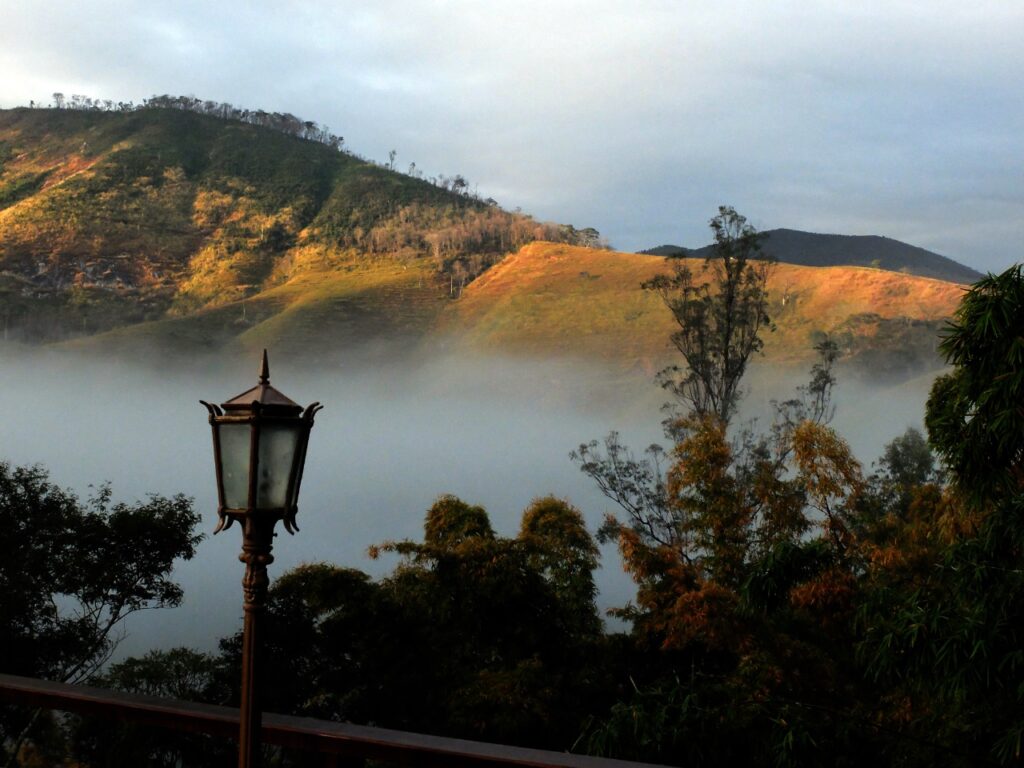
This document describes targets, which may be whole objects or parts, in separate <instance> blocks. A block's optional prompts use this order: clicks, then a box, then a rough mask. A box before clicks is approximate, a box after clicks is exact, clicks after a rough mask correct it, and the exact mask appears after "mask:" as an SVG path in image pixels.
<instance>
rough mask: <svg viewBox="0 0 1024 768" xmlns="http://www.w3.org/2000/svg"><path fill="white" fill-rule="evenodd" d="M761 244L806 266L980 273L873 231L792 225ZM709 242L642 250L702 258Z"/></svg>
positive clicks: (962, 276) (955, 277)
mask: <svg viewBox="0 0 1024 768" xmlns="http://www.w3.org/2000/svg"><path fill="white" fill-rule="evenodd" d="M761 243H762V248H763V250H764V253H765V254H766V255H768V256H772V257H774V258H775V259H776V260H778V261H779V262H781V263H785V264H799V265H802V266H805V267H878V268H880V269H887V270H890V271H893V272H906V273H908V274H911V275H919V276H921V277H933V278H935V279H937V280H947V281H949V282H953V283H973V282H975V281H976V280H978V279H979V278H980V277H981V273H980V272H977V271H975V270H973V269H971V268H970V267H965V266H964V265H963V264H959V263H957V262H955V261H953V260H952V259H948V258H946V257H945V256H940V255H939V254H937V253H932V252H931V251H927V250H925V249H924V248H918V247H917V246H914V245H908V244H907V243H901V242H900V241H899V240H892V239H891V238H888V237H878V236H874V235H820V234H815V233H812V232H800V231H797V230H794V229H771V230H767V231H765V232H763V233H762V241H761ZM711 250H712V246H710V245H706V246H704V247H702V248H696V249H690V248H683V247H681V246H678V245H659V246H658V247H656V248H650V249H648V250H645V251H643V253H644V254H647V255H652V256H687V257H691V258H698V259H703V258H707V256H708V255H709V254H710V253H711Z"/></svg>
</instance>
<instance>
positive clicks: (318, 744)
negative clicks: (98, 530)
mask: <svg viewBox="0 0 1024 768" xmlns="http://www.w3.org/2000/svg"><path fill="white" fill-rule="evenodd" d="M0 700H3V701H6V702H8V703H10V704H19V705H25V706H30V707H36V708H40V709H56V710H60V711H63V712H78V713H81V714H85V715H94V716H100V717H104V718H112V719H118V720H131V721H133V722H137V723H143V724H146V725H150V726H153V727H158V728H167V729H170V730H177V731H189V732H192V733H205V734H209V735H212V736H218V737H223V738H226V739H233V738H236V737H237V736H238V710H237V709H233V708H231V707H219V706H215V705H212V704H197V703H195V702H191V701H178V700H175V699H161V698H157V697H155V696H143V695H141V694H135V693H123V692H121V691H110V690H106V689H104V688H91V687H88V686H84V685H68V684H66V683H54V682H50V681H47V680H36V679H35V678H29V677H16V676H14V675H0ZM261 740H262V742H263V743H264V744H273V745H276V746H280V747H286V748H291V749H298V750H302V751H307V752H316V753H320V754H322V755H324V756H325V759H326V764H327V765H331V764H334V765H342V764H358V763H359V762H360V761H362V760H381V761H384V762H388V763H396V764H399V765H410V766H463V767H465V768H498V767H499V766H501V767H504V768H510V767H512V766H522V767H523V768H630V766H633V767H635V768H639V767H640V766H649V764H647V763H633V762H628V761H625V760H609V759H606V758H600V757H587V756H585V755H572V754H569V753H567V752H548V751H545V750H540V749H526V748H523V747H510V746H505V745H501V744H488V743H484V742H479V741H466V740H464V739H450V738H444V737H441V736H428V735H426V734H421V733H408V732H406V731H394V730H390V729H388V728H372V727H369V726H364V725H350V724H348V723H335V722H331V721H327V720H314V719H312V718H308V717H291V716H288V715H275V714H271V713H265V714H264V715H263V727H262V731H261Z"/></svg>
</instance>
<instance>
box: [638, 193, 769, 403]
mask: <svg viewBox="0 0 1024 768" xmlns="http://www.w3.org/2000/svg"><path fill="white" fill-rule="evenodd" d="M710 225H711V229H712V231H713V232H714V233H715V244H714V249H713V251H712V254H711V255H710V256H708V258H707V259H706V260H705V262H704V269H705V271H707V270H710V272H711V279H710V281H700V282H698V281H695V279H694V275H693V273H692V272H691V270H690V268H689V267H688V266H687V265H686V263H685V262H683V261H681V260H676V261H675V271H674V274H672V275H671V276H669V275H659V276H658V277H655V278H654V279H652V280H649V281H648V282H646V283H644V288H646V289H647V290H651V291H655V292H656V293H657V294H658V295H659V296H660V297H661V299H662V301H663V302H664V303H665V306H666V307H668V308H669V309H670V310H671V311H672V315H673V317H675V320H676V323H677V324H678V325H679V330H677V331H676V332H675V333H673V334H672V337H671V338H672V343H673V344H674V345H675V347H676V349H678V350H679V353H680V354H681V355H682V356H683V359H684V360H685V361H686V367H685V368H680V367H679V366H671V367H669V368H666V369H665V370H663V371H662V372H661V373H660V374H659V380H660V381H661V384H662V386H663V387H665V389H667V390H668V391H670V392H671V393H672V394H673V395H674V396H675V397H676V398H677V399H678V400H679V402H680V403H682V404H683V405H684V406H685V407H686V409H687V414H686V415H690V414H692V415H693V416H696V417H697V418H704V417H706V416H715V417H716V418H718V419H720V420H721V421H723V422H725V423H728V422H729V420H730V418H731V417H732V415H733V413H734V412H735V410H736V404H737V403H738V402H739V399H740V390H739V386H740V380H741V379H742V378H743V374H744V372H745V371H746V369H747V361H748V360H749V359H750V356H751V355H752V354H754V353H756V352H759V351H760V350H761V348H762V347H763V346H764V341H763V340H762V339H761V329H762V328H771V321H770V320H769V318H768V294H767V291H766V285H767V282H768V274H769V271H770V267H771V264H772V260H771V259H769V258H767V257H763V256H761V246H760V244H759V242H758V239H759V236H758V233H757V231H756V230H755V229H754V228H753V227H752V226H750V225H749V224H747V220H746V218H744V217H743V216H741V215H740V214H738V213H736V210H735V209H733V208H731V207H728V206H721V207H719V209H718V215H717V216H715V217H714V218H713V219H711V222H710Z"/></svg>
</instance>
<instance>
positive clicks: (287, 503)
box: [200, 350, 320, 768]
mask: <svg viewBox="0 0 1024 768" xmlns="http://www.w3.org/2000/svg"><path fill="white" fill-rule="evenodd" d="M200 402H201V403H202V404H203V405H205V406H206V409H207V411H208V412H209V414H210V426H211V427H212V430H213V455H214V463H215V465H216V470H217V496H218V500H219V506H218V508H217V515H218V517H219V521H218V523H217V528H216V529H215V530H214V533H219V532H220V531H222V530H225V529H227V528H230V527H231V525H232V524H233V523H234V522H236V521H237V522H238V523H239V524H240V525H241V527H242V553H241V554H240V555H239V556H238V559H239V560H241V561H242V562H243V563H245V576H244V577H243V578H242V591H243V594H244V603H243V610H244V619H243V625H242V690H241V702H240V707H239V728H238V766H239V768H251V767H252V766H254V765H256V764H257V762H258V759H257V758H256V756H255V755H256V752H257V751H258V749H259V737H260V724H261V709H260V706H259V696H258V693H259V690H258V689H259V685H258V680H259V676H258V672H259V656H260V645H261V643H262V640H261V638H260V632H261V629H260V625H261V624H262V616H263V614H264V613H265V611H266V603H267V587H268V586H269V583H270V580H269V578H268V576H267V566H268V565H270V563H272V562H274V556H273V555H272V554H271V550H272V549H273V542H274V526H275V525H277V521H278V520H281V521H283V522H284V527H285V530H287V531H288V533H295V531H297V530H298V529H299V528H298V526H297V525H296V524H295V515H296V512H297V511H298V498H299V485H300V484H301V482H302V469H303V466H304V464H305V461H306V447H307V445H308V443H309V432H310V430H311V429H312V428H313V417H314V416H315V415H316V413H317V411H319V410H320V404H319V403H313V404H312V405H310V406H309V407H308V408H306V409H305V410H303V408H302V406H300V405H298V404H297V403H295V402H293V401H292V400H290V399H289V398H288V397H286V396H285V395H284V394H282V393H281V392H279V391H278V390H276V389H274V388H273V387H272V386H270V365H269V363H268V361H267V352H266V350H264V351H263V361H262V365H261V367H260V378H259V383H258V384H257V385H256V386H255V387H253V388H252V389H249V390H246V391H245V392H243V393H242V394H240V395H238V396H237V397H234V398H232V399H231V400H228V401H227V402H226V403H223V404H221V405H220V406H217V405H212V404H210V403H207V402H206V401H203V400H201V401H200Z"/></svg>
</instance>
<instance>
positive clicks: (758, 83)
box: [0, 0, 1024, 271]
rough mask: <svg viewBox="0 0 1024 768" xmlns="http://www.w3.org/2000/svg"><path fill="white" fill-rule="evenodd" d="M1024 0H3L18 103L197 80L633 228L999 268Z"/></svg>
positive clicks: (625, 239)
mask: <svg viewBox="0 0 1024 768" xmlns="http://www.w3.org/2000/svg"><path fill="white" fill-rule="evenodd" d="M1022 81H1024V3H1022V2H1019V0H1004V1H1003V2H995V1H989V0H971V2H969V3H967V2H963V0H957V1H956V2H946V1H945V0H929V2H919V1H916V0H915V1H914V2H900V1H898V0H885V2H871V1H870V0H857V1H855V2H842V1H840V0H832V1H831V2H813V0H802V1H801V2H784V1H782V0H771V1H769V0H762V2H732V1H730V0H713V2H703V1H702V0H686V1H684V0H632V1H628V0H624V1H623V2H610V1H608V0H586V1H585V2H571V1H568V0H546V1H543V2H541V1H535V0H516V2H507V0H473V1H472V2H471V1H470V0H435V1H434V2H426V1H421V2H398V1H397V0H373V1H372V2H346V0H333V1H326V0H325V1H317V0H308V1H307V2H298V1H295V0H275V1H274V2H266V1H264V0H253V1H252V2H248V3H236V2H225V0H217V1H216V2H209V0H202V2H197V1H195V0H175V2H158V1H155V0H137V1H136V2H130V1H129V0H121V1H118V0H75V1H74V2H71V1H70V0H69V1H64V2H58V1H56V0H0V106H2V107H10V106H15V105H22V104H25V105H27V104H28V102H29V100H30V99H34V100H36V101H42V102H49V101H50V99H51V94H52V93H53V92H54V91H61V92H63V93H65V94H69V95H70V94H72V93H82V94H85V95H89V96H92V97H95V98H109V99H113V100H115V101H117V100H134V101H141V100H142V99H144V98H146V97H147V96H150V95H152V94H158V93H170V94H192V95H195V96H199V97H201V98H204V99H212V100H217V101H228V102H231V103H233V104H235V105H237V106H242V107H252V108H262V109H265V110H268V111H287V112H291V113H293V114H296V115H299V116H300V117H302V118H304V119H307V120H316V121H318V122H321V123H326V124H327V125H329V126H330V128H331V129H332V131H333V132H334V133H337V134H340V135H342V136H344V137H345V141H346V144H347V146H348V147H349V148H350V149H352V150H353V151H355V152H357V153H359V154H361V155H364V156H367V157H371V158H375V159H377V160H382V161H383V160H385V159H386V156H387V153H388V150H390V149H395V150H397V152H398V157H397V164H398V165H399V166H400V167H401V168H405V167H407V166H408V163H410V162H413V161H414V162H415V163H416V165H417V166H418V167H419V168H420V169H422V170H423V171H424V172H425V173H427V174H428V175H433V174H438V173H445V174H452V173H461V174H463V175H464V176H466V177H467V178H468V179H469V180H470V182H471V184H473V185H475V186H476V187H477V189H478V191H479V193H480V194H481V195H483V196H485V197H487V196H489V197H494V198H496V199H497V200H498V201H499V202H500V203H501V204H502V205H503V206H505V207H506V208H515V207H520V208H522V209H523V210H524V211H526V212H528V213H531V214H533V215H535V216H536V217H538V218H541V219H546V220H552V221H559V222H565V223H571V224H574V225H576V226H578V227H585V226H592V227H596V228H597V229H599V230H600V231H601V233H602V234H604V235H605V236H606V237H607V238H608V240H609V241H610V242H611V243H612V245H613V246H615V247H617V248H619V249H622V250H638V249H641V248H645V247H650V246H654V245H658V244H661V243H676V244H681V245H690V246H697V245H702V244H704V243H706V242H707V241H708V240H709V239H710V238H709V235H708V229H707V220H708V219H709V218H710V217H711V216H712V215H713V214H714V213H715V211H716V208H717V206H718V205H719V204H722V203H727V204H731V205H733V206H735V207H736V208H737V209H738V210H739V211H740V212H741V213H743V214H745V215H746V216H747V217H748V218H749V219H750V221H751V222H752V223H753V224H754V225H755V226H757V227H758V228H759V229H773V228H776V227H790V228H793V229H802V230H809V231H815V232H835V233H842V234H879V235H886V236H889V237H893V238H897V239H899V240H904V241H906V242H909V243H913V244H914V245H920V246H923V247H926V248H929V249H931V250H934V251H937V252H939V253H941V254H943V255H946V256H949V257H951V258H954V259H957V260H958V261H961V262H963V263H965V264H968V265H970V266H973V267H975V268H977V269H980V270H993V271H998V270H1002V269H1004V268H1005V267H1007V266H1009V265H1011V264H1013V263H1014V262H1015V261H1020V260H1021V258H1022V257H1021V252H1022V251H1021V244H1022V243H1024V87H1022Z"/></svg>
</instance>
